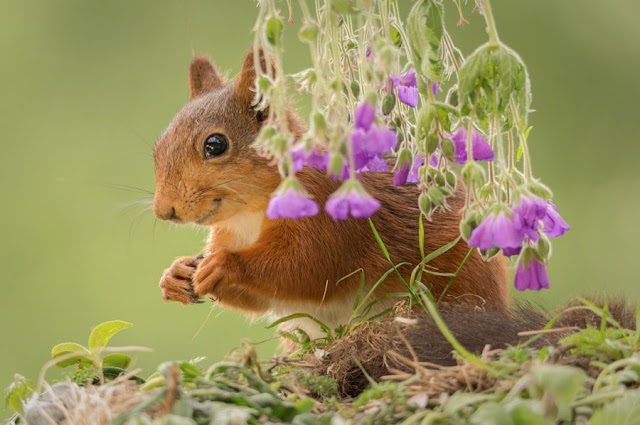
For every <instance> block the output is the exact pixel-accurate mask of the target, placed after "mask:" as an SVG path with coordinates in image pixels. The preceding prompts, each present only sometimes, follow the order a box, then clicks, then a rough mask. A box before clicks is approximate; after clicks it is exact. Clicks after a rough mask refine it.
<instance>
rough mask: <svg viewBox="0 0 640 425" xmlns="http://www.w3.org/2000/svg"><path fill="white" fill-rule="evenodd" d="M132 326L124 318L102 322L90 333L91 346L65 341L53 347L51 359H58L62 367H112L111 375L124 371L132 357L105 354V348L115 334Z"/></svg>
mask: <svg viewBox="0 0 640 425" xmlns="http://www.w3.org/2000/svg"><path fill="white" fill-rule="evenodd" d="M131 326H133V325H132V324H131V323H128V322H124V321H122V320H112V321H109V322H104V323H101V324H99V325H98V326H96V327H95V328H93V330H92V331H91V334H90V335H89V343H88V347H89V348H86V347H84V346H82V345H80V344H78V343H75V342H63V343H60V344H57V345H55V346H54V347H53V348H52V349H51V359H53V360H56V363H55V364H56V366H58V367H61V368H66V367H69V366H74V365H75V366H78V369H80V370H84V369H87V370H97V371H100V370H101V369H103V368H110V369H109V372H111V375H113V373H114V372H115V371H116V370H120V371H124V370H126V369H127V367H129V364H130V363H131V357H129V356H128V355H126V354H122V353H112V354H108V355H106V356H104V355H103V350H104V348H105V347H106V346H107V344H108V343H109V340H111V338H112V337H113V336H114V335H115V334H117V333H118V332H120V331H122V330H123V329H127V328H130V327H131ZM85 375H86V373H79V374H75V375H74V376H75V377H76V379H77V378H79V377H81V376H85Z"/></svg>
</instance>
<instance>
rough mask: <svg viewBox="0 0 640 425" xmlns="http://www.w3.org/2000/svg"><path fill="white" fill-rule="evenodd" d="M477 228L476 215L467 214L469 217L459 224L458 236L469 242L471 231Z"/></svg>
mask: <svg viewBox="0 0 640 425" xmlns="http://www.w3.org/2000/svg"><path fill="white" fill-rule="evenodd" d="M476 227H478V216H477V214H469V216H468V217H467V218H466V219H464V220H462V221H461V222H460V234H461V235H462V237H463V238H464V239H465V240H469V238H470V237H471V232H472V231H473V229H475V228H476Z"/></svg>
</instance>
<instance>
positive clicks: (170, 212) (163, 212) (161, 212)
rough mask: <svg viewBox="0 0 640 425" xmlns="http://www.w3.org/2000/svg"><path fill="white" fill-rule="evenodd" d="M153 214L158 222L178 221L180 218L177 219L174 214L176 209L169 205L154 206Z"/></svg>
mask: <svg viewBox="0 0 640 425" xmlns="http://www.w3.org/2000/svg"><path fill="white" fill-rule="evenodd" d="M153 212H154V213H155V214H156V217H158V218H159V219H160V220H173V221H180V217H178V214H176V209H175V208H174V207H173V206H171V205H168V206H163V207H159V206H158V205H154V209H153Z"/></svg>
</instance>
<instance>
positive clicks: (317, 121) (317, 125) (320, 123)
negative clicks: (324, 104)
mask: <svg viewBox="0 0 640 425" xmlns="http://www.w3.org/2000/svg"><path fill="white" fill-rule="evenodd" d="M312 119H313V130H314V133H315V135H316V136H318V137H322V136H324V134H325V133H326V131H327V122H326V121H325V120H324V116H323V115H322V114H321V113H320V112H314V113H313V116H312Z"/></svg>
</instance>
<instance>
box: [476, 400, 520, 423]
mask: <svg viewBox="0 0 640 425" xmlns="http://www.w3.org/2000/svg"><path fill="white" fill-rule="evenodd" d="M469 422H471V423H472V424H474V425H484V424H492V425H514V422H513V420H512V419H511V418H510V417H509V414H508V413H507V411H506V410H505V408H504V407H503V406H502V405H500V404H498V403H496V402H495V401H490V402H488V403H484V404H482V405H480V407H478V410H476V411H475V412H474V413H473V415H471V418H470V420H469Z"/></svg>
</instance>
